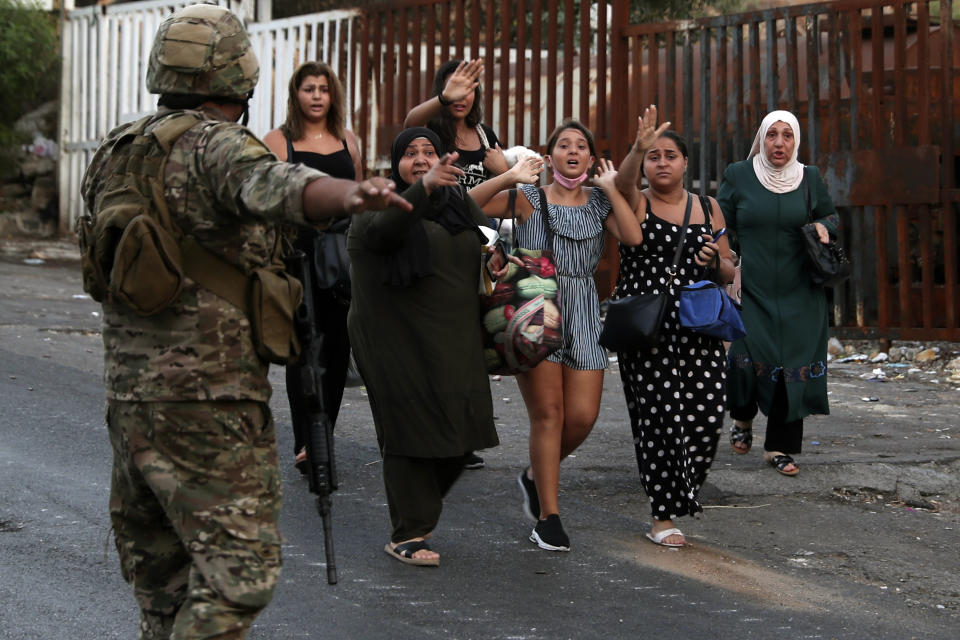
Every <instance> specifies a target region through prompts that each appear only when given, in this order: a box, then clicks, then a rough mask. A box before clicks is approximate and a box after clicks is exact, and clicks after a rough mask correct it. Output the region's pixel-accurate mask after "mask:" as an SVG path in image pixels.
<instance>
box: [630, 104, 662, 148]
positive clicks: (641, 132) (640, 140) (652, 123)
mask: <svg viewBox="0 0 960 640" xmlns="http://www.w3.org/2000/svg"><path fill="white" fill-rule="evenodd" d="M669 128H670V122H664V123H663V124H661V125H660V126H659V127H658V126H657V105H655V104H652V105H650V106H649V107H647V108H646V109H644V110H643V115H642V116H640V117H639V118H637V138H636V140H635V141H634V149H635V150H636V151H637V152H639V153H643V152H644V151H646V150H647V149H649V148H650V147H652V146H653V143H654V142H656V141H657V138H659V137H660V136H661V135H662V134H663V132H664V131H666V130H667V129H669Z"/></svg>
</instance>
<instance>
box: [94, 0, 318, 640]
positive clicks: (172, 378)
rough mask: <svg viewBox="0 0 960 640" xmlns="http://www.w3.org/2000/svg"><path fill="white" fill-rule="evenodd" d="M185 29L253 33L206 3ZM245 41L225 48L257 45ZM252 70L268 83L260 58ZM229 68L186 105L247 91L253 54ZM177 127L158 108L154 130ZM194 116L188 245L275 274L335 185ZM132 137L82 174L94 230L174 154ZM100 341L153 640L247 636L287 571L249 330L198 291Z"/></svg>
mask: <svg viewBox="0 0 960 640" xmlns="http://www.w3.org/2000/svg"><path fill="white" fill-rule="evenodd" d="M191 12H192V13H191ZM184 16H186V18H185V17H184ZM178 17H179V20H180V22H179V24H181V25H182V24H184V22H187V23H188V24H190V25H193V24H195V23H200V24H203V23H204V21H206V22H207V23H210V22H216V21H217V20H219V21H220V24H219V25H218V27H217V28H221V27H222V25H223V21H224V20H226V21H227V26H228V27H230V28H233V29H235V27H236V26H237V25H240V23H239V20H237V19H236V17H235V16H233V14H231V13H230V12H229V11H226V10H225V9H220V8H218V7H215V6H200V5H197V6H195V7H188V8H187V9H184V10H181V11H180V12H178V13H176V14H174V15H173V16H171V18H169V19H168V20H167V21H166V22H164V24H163V25H162V26H161V28H160V31H159V32H158V36H157V38H158V41H160V40H161V36H162V35H163V34H164V33H165V31H164V29H165V28H167V27H170V24H171V22H172V23H173V25H174V27H175V26H176V25H177V24H178V22H177V19H178ZM191 20H192V21H193V22H191ZM234 23H235V24H234ZM239 29H240V30H241V31H242V26H239ZM221 31H222V29H221ZM242 33H243V37H242V38H239V36H237V37H235V38H234V39H233V40H230V39H228V38H227V39H223V40H221V42H226V43H227V45H228V47H229V46H232V47H234V48H239V47H242V46H244V43H246V45H245V46H246V47H249V40H247V39H246V33H245V32H242ZM188 35H189V34H188ZM187 39H188V40H189V37H188V38H187ZM167 42H168V43H169V38H168V40H167ZM157 49H158V46H157V45H156V44H155V45H154V52H153V53H152V56H151V65H153V64H154V63H155V62H156V55H157ZM243 51H245V52H247V53H250V55H252V52H249V51H247V49H243ZM219 53H220V54H222V53H223V52H222V51H220V52H219ZM227 53H228V54H229V53H230V51H229V48H228V51H227ZM236 59H237V56H234V61H236ZM253 64H254V67H253V74H252V84H256V58H253ZM244 65H246V66H244ZM227 68H228V69H233V70H234V71H236V70H237V69H240V71H242V72H243V73H242V74H240V75H239V76H230V75H229V74H225V75H226V77H227V82H228V84H227V85H226V88H225V89H224V91H225V92H226V93H225V94H224V93H218V92H217V91H218V89H216V87H214V88H213V89H211V86H209V85H208V86H207V87H200V88H198V87H196V86H194V87H190V90H189V91H184V92H185V93H199V94H200V95H214V96H219V95H231V93H230V91H231V90H232V91H233V92H234V95H236V94H238V93H239V94H245V93H247V92H249V90H250V88H252V85H251V86H249V87H248V86H243V83H244V82H245V83H247V84H250V82H251V73H250V68H249V59H248V58H247V56H246V55H244V56H243V57H241V63H236V64H233V66H230V65H228V67H227ZM151 70H153V66H151ZM149 76H150V74H148V86H150V77H149ZM238 78H239V79H238ZM219 80H220V81H222V80H223V78H219ZM230 82H232V83H234V86H233V88H232V89H231V85H230V84H229V83H230ZM237 83H240V84H241V85H242V86H241V91H238V90H237V87H236V84H237ZM204 91H207V92H204ZM163 92H164V93H166V92H167V91H163ZM174 93H176V92H175V91H174ZM180 113H182V112H179V111H171V110H168V109H161V110H160V111H158V113H157V115H156V118H155V120H154V121H151V124H152V125H155V124H158V123H160V122H162V121H163V120H164V119H165V118H168V117H173V116H176V115H178V114H180ZM196 115H197V117H198V118H199V122H198V124H196V125H195V126H193V127H192V128H191V129H189V130H188V131H187V132H186V133H184V134H183V135H181V136H180V138H179V139H177V141H176V143H175V144H174V146H173V148H172V150H171V152H170V155H169V156H168V159H167V163H166V168H165V171H164V176H163V191H164V198H165V200H166V202H167V205H168V207H169V209H170V211H171V214H172V216H173V218H174V221H175V223H176V224H177V226H178V227H179V228H180V229H181V230H182V231H183V232H184V233H186V234H187V235H190V236H192V237H193V238H195V239H196V240H197V242H198V243H199V244H201V245H202V246H203V247H205V248H206V249H208V250H209V251H211V252H212V253H214V254H216V255H218V256H220V257H221V258H223V259H225V260H226V261H227V262H229V263H231V264H233V265H235V266H237V267H239V268H240V269H242V270H243V271H245V272H248V273H249V272H250V271H251V270H252V269H256V268H260V267H263V266H266V265H267V264H268V263H269V262H270V260H271V256H272V253H273V249H274V246H275V243H276V241H277V233H278V223H281V222H293V223H297V224H309V223H308V222H307V221H306V220H305V219H304V216H303V203H302V193H303V190H304V187H305V186H306V185H307V184H308V183H309V182H311V181H313V180H315V179H317V178H320V177H323V175H324V174H322V173H320V172H317V171H315V170H313V169H309V168H307V167H304V166H302V165H293V164H289V163H286V162H279V161H277V160H276V158H275V157H274V156H273V155H272V154H271V153H270V152H269V150H268V149H267V148H266V147H265V146H264V145H263V143H262V142H260V140H258V139H257V138H256V137H255V136H254V135H253V134H252V133H251V132H250V131H249V130H247V129H246V128H244V127H242V126H240V125H238V124H236V123H234V122H232V121H230V120H229V119H227V118H226V116H225V115H224V114H222V113H221V112H220V111H218V110H216V109H212V108H201V109H199V110H198V111H197V112H196ZM125 130H126V127H119V128H118V129H116V130H115V131H113V132H111V133H110V134H109V135H108V137H107V140H106V141H105V142H104V144H103V145H102V146H101V148H100V150H99V151H98V152H97V154H96V156H95V157H94V160H93V162H92V163H91V165H90V167H89V168H88V169H87V173H86V175H85V176H84V180H83V184H82V188H81V190H82V193H83V197H84V200H85V202H86V204H87V207H88V209H89V211H90V212H91V214H92V215H94V216H95V215H96V214H97V212H98V207H99V204H100V202H101V200H102V197H103V195H104V194H105V193H109V192H110V191H111V189H114V188H116V187H118V186H120V185H122V184H123V181H124V180H125V179H128V178H127V177H126V176H127V175H128V174H129V172H130V171H131V169H130V167H136V166H137V164H138V162H139V160H140V159H141V156H143V157H146V158H147V159H148V160H149V159H150V158H153V159H156V157H157V154H158V153H160V154H161V155H162V152H160V151H159V150H158V149H144V148H136V145H130V144H124V143H123V139H122V138H121V137H122V135H123V133H124V131H125ZM148 130H149V127H148ZM125 171H126V172H127V174H125V173H124V172H125ZM103 342H104V361H105V367H104V380H105V386H106V392H107V425H108V429H109V433H110V439H111V443H112V446H113V455H114V460H113V477H112V487H111V496H110V515H111V520H112V523H113V528H114V534H115V537H116V545H117V550H118V552H119V555H120V560H121V565H122V570H123V575H124V578H125V579H126V580H127V581H128V582H130V583H131V584H132V585H133V587H134V594H135V596H136V599H137V602H138V604H139V606H140V610H141V620H140V638H145V639H152V638H171V637H172V638H214V637H216V638H218V639H227V638H243V637H245V636H246V632H247V629H248V628H249V626H250V624H251V623H252V622H253V620H254V618H255V617H256V615H257V614H258V613H259V612H260V610H262V609H263V607H265V606H266V605H267V603H268V602H269V600H270V598H271V597H272V595H273V591H274V588H275V586H276V583H277V580H278V577H279V573H280V564H281V560H280V544H281V537H280V532H279V529H278V524H277V523H278V518H279V510H280V497H281V493H280V477H279V472H278V469H277V451H276V437H275V430H274V423H273V419H272V417H271V414H270V409H269V407H268V405H267V402H268V400H269V397H270V392H271V389H270V384H269V382H268V380H267V365H266V364H265V363H264V362H262V361H260V360H259V359H258V357H257V355H256V353H255V351H254V346H253V343H252V341H251V333H250V323H249V320H248V319H247V316H246V314H245V313H244V311H243V310H241V309H239V308H237V307H235V306H233V305H232V304H230V303H228V302H226V301H224V300H223V299H221V298H219V297H218V296H216V295H215V294H213V293H212V292H210V291H209V290H207V289H204V288H202V287H200V286H199V285H197V284H196V283H194V282H192V281H190V280H187V284H186V286H185V287H184V289H183V291H182V292H181V293H180V295H179V297H178V298H177V299H176V301H175V302H174V303H173V304H172V305H171V306H169V307H168V308H166V309H165V310H163V311H161V312H159V313H157V314H154V315H151V316H148V317H142V316H139V315H137V314H135V313H133V312H132V311H131V310H130V309H129V308H127V307H125V306H124V305H122V304H116V303H105V304H104V305H103Z"/></svg>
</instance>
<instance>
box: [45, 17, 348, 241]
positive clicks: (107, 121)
mask: <svg viewBox="0 0 960 640" xmlns="http://www.w3.org/2000/svg"><path fill="white" fill-rule="evenodd" d="M218 3H219V4H220V5H221V6H227V7H229V8H230V9H231V10H233V11H234V12H236V13H237V15H239V16H241V17H242V18H243V19H245V20H246V21H247V22H248V26H247V29H248V31H249V32H250V37H251V41H252V42H253V46H254V50H255V51H256V54H257V58H258V59H259V60H260V82H259V83H258V85H257V88H256V91H255V92H254V98H253V101H252V103H251V106H250V123H249V126H250V128H251V129H252V130H253V132H254V133H256V134H257V135H259V136H263V135H264V134H266V133H267V131H269V130H270V129H273V128H275V127H276V126H277V125H278V124H279V123H280V122H282V121H283V119H284V118H285V117H286V107H287V83H288V81H289V79H290V75H291V74H292V72H293V69H294V68H295V67H296V66H297V65H299V64H300V63H301V62H306V61H308V60H322V61H324V62H326V63H327V64H329V65H330V66H331V67H333V69H334V70H335V71H336V72H337V74H338V75H339V77H340V81H341V82H342V83H343V86H344V92H345V94H346V96H345V97H346V100H347V105H348V107H349V108H348V109H347V114H346V117H347V123H346V124H347V127H348V128H352V123H351V110H352V107H353V105H355V103H356V97H357V96H359V89H358V85H357V81H358V78H357V75H358V74H357V69H358V62H357V58H358V56H355V55H354V53H353V52H354V50H355V49H356V24H357V19H356V18H357V16H359V15H360V12H359V11H358V10H338V11H329V12H324V13H314V14H310V15H304V16H296V17H293V18H286V19H283V20H269V4H270V3H269V0H265V1H263V2H258V0H242V1H237V0H219V2H218ZM188 4H192V2H190V1H189V0H149V1H147V2H133V3H127V4H119V5H109V6H91V7H84V8H82V9H71V10H68V11H66V12H64V21H63V25H62V26H63V28H62V35H61V38H62V40H61V42H62V52H63V56H62V57H63V70H62V76H61V91H60V127H59V143H60V144H59V149H60V152H59V161H58V163H57V182H58V191H59V194H60V229H61V231H71V230H73V229H74V228H75V226H76V220H77V218H78V217H79V216H80V215H81V214H82V213H83V203H82V201H81V200H80V181H81V179H82V177H83V172H84V169H86V167H87V164H89V162H90V158H91V157H92V155H93V152H94V151H96V149H97V147H98V146H99V144H100V141H101V140H102V139H103V137H104V136H105V135H106V134H107V133H108V132H109V131H110V130H111V129H113V128H114V127H116V126H117V125H119V124H123V123H124V122H130V121H132V120H135V119H136V118H138V117H140V116H141V115H144V114H147V113H150V112H152V111H153V110H154V109H155V108H156V103H157V96H155V95H152V94H150V93H149V92H148V91H147V88H146V68H147V61H148V59H149V54H150V48H151V46H152V45H153V38H154V35H155V34H156V31H157V27H159V26H160V23H161V22H162V21H163V19H164V18H165V17H166V16H167V15H169V14H170V13H172V12H174V11H176V10H177V9H180V8H181V7H184V6H186V5H188ZM255 19H259V20H260V22H253V20H255Z"/></svg>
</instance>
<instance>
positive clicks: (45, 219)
mask: <svg viewBox="0 0 960 640" xmlns="http://www.w3.org/2000/svg"><path fill="white" fill-rule="evenodd" d="M56 122H57V103H56V101H52V102H48V103H46V104H44V105H43V106H41V107H40V108H38V109H36V110H34V111H32V112H30V113H28V114H27V115H25V116H24V117H22V118H21V119H20V120H18V121H17V123H16V125H15V126H16V129H17V130H18V131H20V132H22V133H23V134H24V137H25V138H26V139H27V140H30V141H31V142H30V143H29V144H26V145H24V146H23V147H22V148H21V149H19V150H16V161H15V164H16V169H15V170H13V171H12V172H11V174H10V175H7V176H3V178H2V179H0V237H3V238H10V237H18V236H23V237H41V238H45V237H51V236H54V235H56V234H57V232H58V216H59V211H58V198H57V176H56V169H57V143H56V142H55V138H56Z"/></svg>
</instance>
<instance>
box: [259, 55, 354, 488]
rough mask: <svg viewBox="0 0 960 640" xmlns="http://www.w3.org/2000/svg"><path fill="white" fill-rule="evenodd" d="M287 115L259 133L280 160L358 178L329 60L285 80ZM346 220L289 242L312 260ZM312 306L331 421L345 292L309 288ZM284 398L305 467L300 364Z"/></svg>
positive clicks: (340, 377) (343, 352) (336, 406)
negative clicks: (326, 238) (324, 239)
mask: <svg viewBox="0 0 960 640" xmlns="http://www.w3.org/2000/svg"><path fill="white" fill-rule="evenodd" d="M288 88H289V97H288V100H287V119H286V122H284V123H283V125H281V126H280V128H279V129H274V130H273V131H271V132H270V133H268V134H267V135H266V136H265V137H264V138H263V140H264V142H265V143H266V145H267V147H269V148H270V150H271V151H273V153H275V154H276V155H277V157H278V158H280V159H281V160H286V161H287V162H301V163H303V164H305V165H307V166H308V167H313V168H314V169H318V170H320V171H323V172H324V173H326V174H328V175H331V176H333V177H335V178H344V179H347V180H359V179H361V178H362V177H363V172H362V169H361V164H360V149H359V147H358V145H357V137H356V136H355V135H354V134H353V132H352V131H350V130H348V129H345V128H344V120H345V113H346V109H345V107H344V97H343V89H342V88H341V86H340V82H339V80H337V76H336V74H335V73H334V72H333V69H331V68H330V66H329V65H326V64H324V63H322V62H305V63H304V64H302V65H300V66H299V67H298V68H297V69H296V71H294V73H293V76H292V77H291V78H290V83H289V87H288ZM348 225H349V219H346V218H345V219H341V220H337V221H335V222H334V223H333V224H332V225H331V226H330V228H329V229H327V230H326V231H324V232H318V231H316V230H314V229H313V228H310V227H301V228H298V229H297V237H296V239H295V240H294V246H295V247H296V248H298V249H300V250H301V251H303V252H304V253H305V254H306V255H307V262H308V264H314V263H315V262H314V254H315V251H314V247H315V246H316V243H317V242H320V241H321V240H322V238H321V235H322V234H323V233H341V234H346V232H347V229H348ZM313 295H314V300H315V301H316V307H315V309H316V311H315V316H314V323H315V326H316V330H317V333H318V335H319V336H322V338H323V340H322V342H321V352H320V358H321V362H320V363H319V365H320V366H321V367H323V369H324V373H323V377H322V379H321V388H322V392H323V406H324V408H325V410H326V412H327V417H328V418H329V419H330V422H331V423H336V421H337V414H338V413H339V412H340V400H341V399H342V398H343V388H344V385H345V383H346V378H347V367H348V365H349V363H350V342H349V340H348V338H347V311H348V309H349V305H350V299H349V292H348V291H342V290H337V289H321V288H319V287H314V293H313ZM287 398H288V400H289V401H290V413H291V415H292V417H293V424H294V455H295V462H296V464H297V467H298V468H299V469H301V471H303V470H305V469H306V466H305V465H306V450H305V448H304V447H305V444H306V434H305V433H303V432H302V430H301V429H299V428H297V425H300V424H304V421H303V420H302V419H299V418H300V417H301V416H303V415H304V414H305V412H306V411H307V405H306V401H305V398H304V397H303V390H302V383H301V376H300V369H299V367H297V366H290V367H287Z"/></svg>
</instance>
